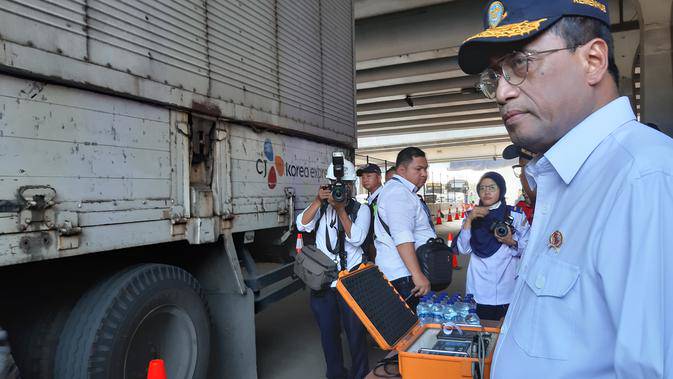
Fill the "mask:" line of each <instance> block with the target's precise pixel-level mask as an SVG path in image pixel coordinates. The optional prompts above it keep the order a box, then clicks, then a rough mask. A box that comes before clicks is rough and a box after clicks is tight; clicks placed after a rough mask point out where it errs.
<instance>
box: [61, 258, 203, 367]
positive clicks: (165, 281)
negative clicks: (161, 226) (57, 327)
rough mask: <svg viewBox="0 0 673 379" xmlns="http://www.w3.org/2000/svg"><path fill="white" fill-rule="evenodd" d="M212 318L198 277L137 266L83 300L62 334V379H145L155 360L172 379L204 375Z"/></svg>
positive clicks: (165, 267) (165, 268)
mask: <svg viewBox="0 0 673 379" xmlns="http://www.w3.org/2000/svg"><path fill="white" fill-rule="evenodd" d="M209 350H210V318H209V313H208V308H207V305H206V301H205V298H204V296H203V293H202V290H201V287H200V286H199V284H198V282H197V281H196V279H195V278H194V277H193V276H191V275H190V274H189V273H188V272H186V271H185V270H182V269H180V268H178V267H175V266H168V265H162V264H143V265H140V266H135V267H132V268H130V269H127V270H125V271H122V272H120V273H117V274H115V275H113V276H112V277H110V278H108V279H106V280H103V281H101V282H100V283H98V284H97V285H96V286H95V287H93V288H92V289H91V290H89V291H88V292H87V293H85V294H84V295H83V296H82V298H81V299H80V300H79V302H78V303H77V305H75V307H74V308H73V310H72V312H71V313H70V317H69V318H68V321H67V322H66V325H65V327H64V329H63V332H62V333H61V338H60V341H59V344H58V349H57V352H56V367H55V378H56V379H145V378H146V377H147V366H148V364H149V362H150V360H152V359H156V358H160V359H163V360H164V361H165V364H166V371H167V373H168V376H169V377H170V378H171V379H201V378H205V377H206V373H207V369H208V358H209V354H210V351H209Z"/></svg>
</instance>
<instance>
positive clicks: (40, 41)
mask: <svg viewBox="0 0 673 379" xmlns="http://www.w3.org/2000/svg"><path fill="white" fill-rule="evenodd" d="M0 10H1V11H0V13H2V18H1V20H2V22H0V35H1V36H2V38H3V39H8V40H10V41H15V42H17V43H20V44H22V45H25V46H34V47H35V48H37V49H41V50H44V51H49V52H52V53H57V54H63V55H65V56H68V57H72V58H76V59H84V58H85V57H86V56H87V50H86V49H87V47H86V24H85V18H86V15H85V13H84V2H83V1H68V0H63V1H60V2H59V4H58V5H56V4H54V3H52V2H50V1H47V0H0Z"/></svg>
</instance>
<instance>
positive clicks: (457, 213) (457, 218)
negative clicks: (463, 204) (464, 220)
mask: <svg viewBox="0 0 673 379" xmlns="http://www.w3.org/2000/svg"><path fill="white" fill-rule="evenodd" d="M456 220H460V212H458V208H456Z"/></svg>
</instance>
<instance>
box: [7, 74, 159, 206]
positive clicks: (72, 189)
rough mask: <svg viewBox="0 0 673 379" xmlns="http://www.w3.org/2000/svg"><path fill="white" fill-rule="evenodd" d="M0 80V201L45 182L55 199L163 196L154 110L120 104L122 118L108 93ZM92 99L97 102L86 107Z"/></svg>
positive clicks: (156, 122) (10, 79)
mask: <svg viewBox="0 0 673 379" xmlns="http://www.w3.org/2000/svg"><path fill="white" fill-rule="evenodd" d="M0 83H2V86H0V109H1V112H2V114H3V116H2V119H0V159H2V162H3V165H2V166H0V178H2V179H3V181H4V185H2V186H0V198H2V199H11V198H14V197H15V196H16V194H17V190H18V189H19V187H22V186H26V185H51V186H52V187H54V189H55V190H56V192H57V195H58V196H57V201H58V202H62V201H73V202H75V201H112V200H114V199H134V198H135V199H157V198H169V197H170V195H171V192H170V191H171V187H170V183H171V182H170V181H171V162H170V151H169V144H170V137H169V136H170V134H169V125H168V123H167V122H166V121H157V120H160V119H161V117H159V116H158V115H157V113H156V110H155V109H153V107H148V106H139V105H132V106H131V105H129V106H123V105H122V106H119V108H120V110H121V111H123V112H124V113H125V114H123V115H122V114H118V113H115V107H116V106H117V105H118V104H119V103H123V102H125V101H122V100H119V99H114V98H112V97H109V96H102V95H96V94H91V93H87V92H84V91H78V90H73V89H68V88H65V87H61V86H51V85H44V84H41V83H38V82H31V81H26V80H20V79H15V78H10V77H4V76H2V77H0ZM78 95H79V96H78ZM51 99H53V101H54V102H52V100H51ZM94 99H96V100H94ZM56 102H58V103H56ZM59 103H60V104H59ZM93 103H96V104H101V105H96V106H95V107H92V108H87V107H86V106H87V105H90V104H93ZM102 104H105V105H102ZM96 108H97V109H96ZM101 108H106V109H104V110H101ZM143 109H148V110H149V112H148V113H149V115H150V117H149V118H146V117H144V114H143V112H142V110H143ZM134 112H135V113H134ZM164 112H165V113H168V112H167V111H164ZM163 118H164V119H166V118H167V117H166V116H163ZM27 152H30V155H26V153H27Z"/></svg>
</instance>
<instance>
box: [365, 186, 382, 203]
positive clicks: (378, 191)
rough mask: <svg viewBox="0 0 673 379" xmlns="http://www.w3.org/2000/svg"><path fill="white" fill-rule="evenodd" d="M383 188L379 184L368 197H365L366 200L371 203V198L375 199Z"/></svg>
mask: <svg viewBox="0 0 673 379" xmlns="http://www.w3.org/2000/svg"><path fill="white" fill-rule="evenodd" d="M382 189H383V186H379V188H377V189H376V191H374V192H373V193H372V194H371V195H369V197H368V198H367V202H368V203H371V202H372V200H374V199H376V197H377V196H378V195H379V194H380V193H381V190H382Z"/></svg>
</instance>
